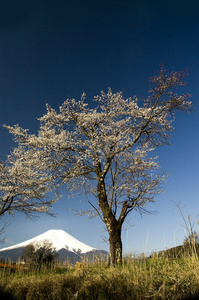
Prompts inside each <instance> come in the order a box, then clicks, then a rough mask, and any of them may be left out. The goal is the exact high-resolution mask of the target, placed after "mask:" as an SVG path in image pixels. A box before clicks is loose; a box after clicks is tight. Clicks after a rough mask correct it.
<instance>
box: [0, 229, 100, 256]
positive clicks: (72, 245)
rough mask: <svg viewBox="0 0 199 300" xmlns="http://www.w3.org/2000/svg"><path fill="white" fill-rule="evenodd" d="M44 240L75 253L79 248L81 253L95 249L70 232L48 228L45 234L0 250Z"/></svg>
mask: <svg viewBox="0 0 199 300" xmlns="http://www.w3.org/2000/svg"><path fill="white" fill-rule="evenodd" d="M44 240H47V241H48V242H50V243H51V244H52V248H54V249H55V250H56V251H59V250H60V249H67V250H68V251H71V252H74V253H75V252H77V251H79V250H80V251H81V253H86V252H89V251H92V250H95V248H92V247H90V246H87V245H86V244H84V243H82V242H80V241H78V240H77V239H75V238H74V237H72V236H71V235H70V234H68V233H67V232H65V231H63V230H48V231H46V232H44V233H43V234H40V235H38V236H36V237H35V238H32V239H30V240H27V241H25V242H22V243H19V244H16V245H14V246H11V247H7V248H3V249H0V252H1V251H7V250H12V249H16V248H21V247H25V246H27V245H29V244H31V243H32V244H38V243H42V242H43V241H44Z"/></svg>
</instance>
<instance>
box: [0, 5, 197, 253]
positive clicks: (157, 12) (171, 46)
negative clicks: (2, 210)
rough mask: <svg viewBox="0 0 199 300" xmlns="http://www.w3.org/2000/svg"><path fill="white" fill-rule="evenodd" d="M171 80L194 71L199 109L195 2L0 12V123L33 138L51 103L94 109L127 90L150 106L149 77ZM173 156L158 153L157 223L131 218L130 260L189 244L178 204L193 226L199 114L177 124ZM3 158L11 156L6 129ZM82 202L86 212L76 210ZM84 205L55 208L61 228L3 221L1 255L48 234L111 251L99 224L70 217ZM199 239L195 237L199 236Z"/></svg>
mask: <svg viewBox="0 0 199 300" xmlns="http://www.w3.org/2000/svg"><path fill="white" fill-rule="evenodd" d="M162 63H164V65H165V68H167V69H169V70H170V71H178V70H185V69H186V68H188V69H189V76H188V78H187V81H188V86H187V87H186V91H187V92H189V93H191V94H192V95H193V96H192V101H193V104H194V106H195V107H196V109H198V107H199V1H198V0H189V1H180V0H179V1H178V0H172V1H171V0H167V1H160V0H157V1H155V0H150V1H149V0H123V1H121V0H118V1H117V0H84V1H82V0H54V1H53V0H40V1H31V0H29V1H21V0H19V1H14V0H13V1H6V2H5V5H4V8H3V9H1V10H0V123H1V124H7V125H14V124H16V123H19V124H20V126H22V127H24V128H29V129H30V132H35V131H36V130H37V129H38V125H39V123H38V121H37V119H36V118H37V117H40V116H42V115H43V114H44V113H45V103H46V102H48V103H49V104H50V105H51V106H52V107H53V108H55V109H58V107H59V106H60V105H61V104H62V103H63V102H64V100H65V99H66V98H67V97H68V96H69V97H74V98H76V99H78V98H80V96H81V94H82V92H85V93H86V94H87V99H88V101H90V99H92V97H93V96H94V95H97V94H99V93H100V91H101V90H104V91H107V88H108V87H111V88H112V90H113V91H114V92H117V91H120V90H122V91H123V93H124V96H125V97H130V96H134V95H137V96H138V97H142V98H144V97H147V90H148V86H147V85H146V83H145V81H146V80H147V79H148V77H150V76H153V75H155V74H157V72H158V70H159V67H160V64H162ZM174 127H175V131H174V132H173V133H172V138H171V140H170V142H171V146H168V147H164V148H162V149H159V150H158V153H157V154H158V155H159V162H160V165H161V167H162V168H163V169H165V170H166V171H167V172H168V173H170V174H171V176H170V178H169V179H168V180H167V183H166V185H165V186H164V189H165V192H164V193H163V194H162V195H160V196H159V197H157V199H156V200H157V201H156V203H155V204H153V205H151V206H150V207H149V208H150V209H151V210H155V211H156V212H157V214H156V215H151V214H149V215H142V217H141V216H140V215H139V214H138V213H136V212H133V213H132V214H131V215H130V216H129V218H128V220H127V221H128V222H127V223H126V224H125V225H124V227H123V246H124V252H125V253H126V252H130V251H131V252H136V253H139V252H143V251H146V252H150V251H153V250H161V249H164V248H166V247H167V248H169V247H172V246H175V245H179V244H181V243H182V242H183V239H184V235H185V233H184V229H183V227H182V226H181V225H180V224H183V221H182V219H181V216H180V214H179V212H178V210H177V208H176V207H175V204H174V202H178V201H181V208H182V210H183V213H184V216H185V218H186V220H187V217H188V215H189V214H190V216H191V220H192V221H194V218H195V217H196V215H197V214H198V213H199V182H198V181H199V155H198V154H199V114H198V113H192V114H189V115H186V114H180V113H179V114H177V115H176V121H175V123H174ZM0 137H1V143H0V158H1V159H2V160H4V159H5V157H6V155H7V154H9V152H10V151H11V150H12V148H13V147H14V142H13V141H12V136H11V135H10V134H9V133H8V132H7V130H6V129H5V128H2V127H0ZM80 201H81V202H80ZM85 205H87V204H86V202H85V199H84V198H82V197H77V198H74V199H68V198H67V195H64V196H63V198H62V199H61V200H60V201H59V202H58V203H57V204H55V205H54V208H53V212H54V213H57V217H56V218H51V217H49V216H46V215H40V217H39V218H38V219H37V220H36V221H35V222H33V221H30V220H27V219H26V218H25V216H24V215H22V214H16V215H15V216H14V217H11V216H9V215H5V216H3V217H2V218H1V220H0V225H1V226H3V225H4V223H6V222H7V223H9V224H10V225H9V226H8V227H7V229H6V237H7V238H6V241H5V243H3V244H1V245H0V248H3V247H6V246H10V245H13V244H16V243H19V242H22V241H24V240H27V239H30V238H32V237H34V236H36V235H38V234H41V233H43V232H44V231H47V230H49V229H63V230H65V231H66V232H68V233H69V234H71V235H73V236H74V237H75V238H77V239H79V240H80V241H82V242H84V243H86V244H88V245H90V246H92V247H95V248H98V249H105V250H108V249H109V245H108V243H107V242H106V241H104V239H106V238H107V234H106V231H105V227H104V224H103V223H102V222H101V221H100V220H99V219H92V220H88V219H87V218H86V217H80V216H74V215H73V214H72V212H70V211H68V209H69V208H77V209H78V208H79V207H83V206H85ZM196 229H197V227H196Z"/></svg>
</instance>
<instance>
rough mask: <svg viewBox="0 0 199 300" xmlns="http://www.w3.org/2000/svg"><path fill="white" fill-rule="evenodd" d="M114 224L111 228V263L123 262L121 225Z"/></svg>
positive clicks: (118, 263) (119, 263)
mask: <svg viewBox="0 0 199 300" xmlns="http://www.w3.org/2000/svg"><path fill="white" fill-rule="evenodd" d="M117 223H118V222H116V224H113V225H112V226H110V227H111V228H109V244H110V265H111V266H115V265H121V264H122V239H121V225H119V224H117Z"/></svg>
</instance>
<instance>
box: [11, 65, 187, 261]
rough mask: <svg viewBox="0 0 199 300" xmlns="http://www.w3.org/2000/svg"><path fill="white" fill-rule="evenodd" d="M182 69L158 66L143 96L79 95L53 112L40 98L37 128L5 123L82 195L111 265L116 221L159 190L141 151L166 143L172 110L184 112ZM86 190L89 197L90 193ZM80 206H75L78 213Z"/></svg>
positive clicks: (58, 180)
mask: <svg viewBox="0 0 199 300" xmlns="http://www.w3.org/2000/svg"><path fill="white" fill-rule="evenodd" d="M184 76H185V73H183V72H171V73H170V74H167V72H166V71H165V70H164V68H163V67H162V68H161V70H160V72H159V74H158V76H155V77H153V78H151V79H150V82H151V83H150V91H149V92H150V95H149V97H148V98H147V99H146V100H144V101H141V100H140V101H138V99H137V98H136V97H135V98H133V99H132V98H128V99H125V98H124V97H123V95H122V92H118V93H113V92H112V91H111V89H109V90H108V93H107V94H105V93H104V92H101V95H100V96H96V97H94V103H96V106H95V108H88V104H87V103H85V94H83V95H82V97H81V100H80V101H76V100H75V99H67V100H66V101H65V102H64V103H63V105H62V106H61V107H60V112H59V113H57V112H56V111H55V110H54V109H53V108H51V107H50V106H49V105H47V113H46V114H45V115H44V116H43V117H42V118H40V123H41V125H40V130H39V131H38V135H35V134H29V133H28V131H27V130H24V129H22V128H21V127H19V126H18V125H16V126H14V127H10V126H7V128H8V129H9V131H10V132H11V133H12V134H14V136H15V140H16V141H17V142H18V144H19V145H20V146H21V147H24V149H25V151H27V153H28V152H29V151H32V150H33V149H34V152H35V153H36V156H37V159H38V157H39V158H40V163H38V162H37V163H35V164H34V165H35V167H36V168H37V169H39V170H41V171H42V172H45V174H46V176H49V180H51V181H52V183H53V185H54V186H57V187H59V186H62V185H64V186H65V187H66V189H67V191H68V192H71V191H73V192H74V191H80V192H82V193H84V194H85V195H86V197H87V200H88V202H89V204H90V205H91V210H89V211H86V212H84V213H89V214H91V216H94V215H97V216H99V217H100V218H101V220H102V221H103V222H104V223H105V225H106V228H107V231H108V234H109V242H110V262H111V265H115V264H117V263H121V262H122V240H121V230H122V225H123V223H124V221H125V219H126V217H127V216H128V215H129V213H130V212H131V211H133V210H139V211H140V210H144V211H146V205H147V204H148V203H150V202H154V197H155V195H156V194H158V193H160V192H161V190H160V183H161V182H162V181H163V180H164V179H165V178H164V177H163V176H161V175H158V173H157V169H158V163H157V161H156V159H155V158H154V157H152V158H150V157H149V156H148V155H149V154H150V152H151V151H152V150H154V149H156V148H157V147H159V146H162V145H165V144H169V142H168V140H169V137H170V132H171V131H172V129H173V127H172V126H171V122H172V120H173V117H174V114H175V111H176V110H182V111H186V112H189V111H190V109H191V106H192V104H191V102H190V101H187V98H188V97H189V95H188V94H186V95H184V94H181V95H177V93H176V88H177V87H181V86H183V85H185V82H184ZM90 195H93V196H94V197H89V196H90ZM80 213H81V212H80Z"/></svg>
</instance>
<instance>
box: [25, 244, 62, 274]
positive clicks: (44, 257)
mask: <svg viewBox="0 0 199 300" xmlns="http://www.w3.org/2000/svg"><path fill="white" fill-rule="evenodd" d="M57 256H58V255H57V253H56V252H55V251H54V249H53V247H52V243H50V242H49V241H48V240H44V241H43V242H41V243H34V244H29V245H27V246H26V247H25V248H24V249H23V253H22V256H21V258H22V259H23V260H24V261H25V262H27V263H29V264H30V265H36V266H37V268H38V270H39V271H40V270H41V267H42V265H45V266H46V267H47V268H49V267H50V266H51V265H52V263H53V262H54V260H55V258H56V257H57Z"/></svg>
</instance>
